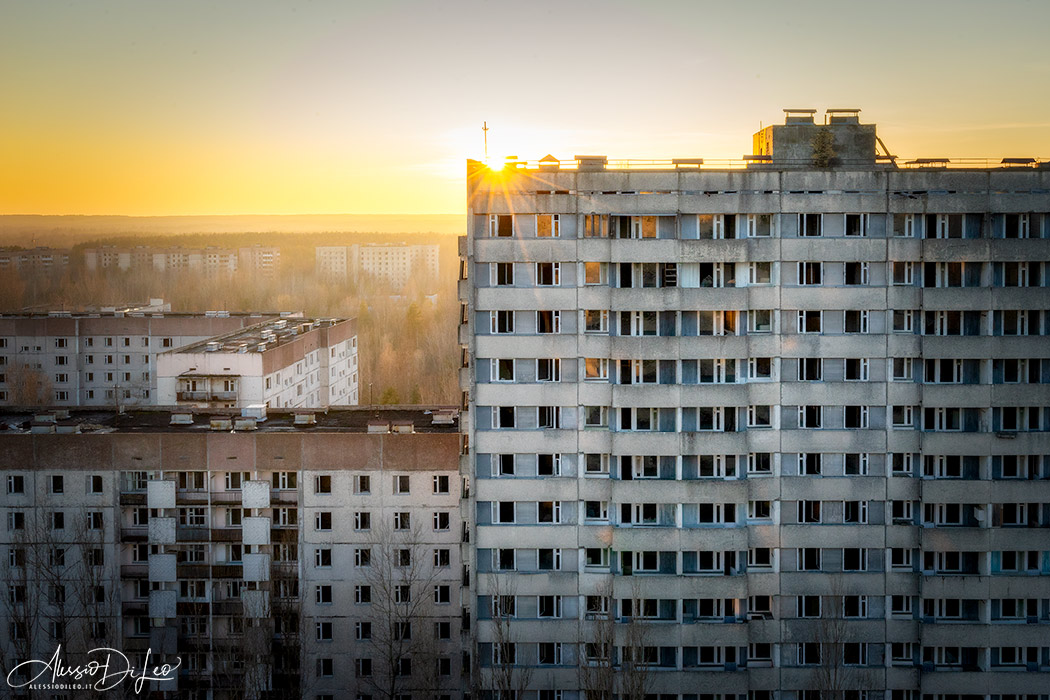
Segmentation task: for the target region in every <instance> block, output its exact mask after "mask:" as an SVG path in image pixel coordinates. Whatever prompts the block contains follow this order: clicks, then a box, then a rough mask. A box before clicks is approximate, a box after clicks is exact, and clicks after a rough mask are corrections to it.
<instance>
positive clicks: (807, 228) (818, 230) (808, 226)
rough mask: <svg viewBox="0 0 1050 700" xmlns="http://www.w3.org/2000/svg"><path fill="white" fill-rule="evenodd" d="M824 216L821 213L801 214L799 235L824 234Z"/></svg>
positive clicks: (813, 235) (812, 235)
mask: <svg viewBox="0 0 1050 700" xmlns="http://www.w3.org/2000/svg"><path fill="white" fill-rule="evenodd" d="M822 224H823V217H822V216H821V215H820V214H799V215H798V235H799V236H803V237H816V236H822V235H823V232H822Z"/></svg>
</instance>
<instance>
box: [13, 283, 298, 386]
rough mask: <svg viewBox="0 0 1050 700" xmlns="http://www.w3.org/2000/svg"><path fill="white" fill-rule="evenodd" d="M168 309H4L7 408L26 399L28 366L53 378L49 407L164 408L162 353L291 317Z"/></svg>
mask: <svg viewBox="0 0 1050 700" xmlns="http://www.w3.org/2000/svg"><path fill="white" fill-rule="evenodd" d="M155 301H160V300H155ZM164 306H166V305H159V306H157V305H153V306H151V307H145V308H138V307H129V308H127V309H116V308H113V309H109V310H99V311H83V312H81V311H74V312H70V311H50V312H46V313H44V312H41V313H9V314H0V406H11V405H16V404H18V403H19V401H18V389H17V387H18V384H19V381H20V380H19V374H20V373H22V372H24V371H30V372H34V373H39V374H40V375H42V376H43V377H44V378H46V380H47V382H48V383H49V384H50V386H51V397H50V398H49V399H47V400H46V401H44V402H43V403H45V404H47V405H56V406H149V405H156V404H157V403H158V401H157V373H156V367H157V357H158V355H160V354H161V353H164V352H166V351H168V350H171V349H173V348H179V347H183V346H186V345H191V344H193V343H197V342H199V341H202V340H205V339H207V338H211V337H213V336H217V335H224V334H226V333H230V332H232V331H234V330H236V329H240V328H243V327H245V326H249V325H253V324H257V323H259V322H260V321H262V320H264V319H267V318H275V317H279V316H284V315H285V314H282V313H279V312H273V313H237V312H233V313H231V312H226V311H209V312H205V313H171V312H170V310H160V311H158V310H156V308H161V309H163V308H164ZM154 307H156V308H154ZM287 316H288V317H289V318H291V317H293V316H294V314H288V315H287ZM33 403H37V402H36V401H34V402H33Z"/></svg>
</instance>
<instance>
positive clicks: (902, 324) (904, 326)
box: [893, 309, 915, 333]
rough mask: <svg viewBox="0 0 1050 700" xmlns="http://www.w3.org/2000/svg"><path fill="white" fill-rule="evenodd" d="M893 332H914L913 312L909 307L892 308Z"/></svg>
mask: <svg viewBox="0 0 1050 700" xmlns="http://www.w3.org/2000/svg"><path fill="white" fill-rule="evenodd" d="M893 332H894V333H914V332H915V312H914V311H913V310H911V309H894V310H893Z"/></svg>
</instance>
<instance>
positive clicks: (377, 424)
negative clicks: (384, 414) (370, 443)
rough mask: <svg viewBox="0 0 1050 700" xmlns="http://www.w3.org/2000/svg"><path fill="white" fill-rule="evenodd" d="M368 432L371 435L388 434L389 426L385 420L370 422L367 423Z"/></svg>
mask: <svg viewBox="0 0 1050 700" xmlns="http://www.w3.org/2000/svg"><path fill="white" fill-rule="evenodd" d="M368 432H369V434H372V435H376V434H380V433H389V432H390V424H389V423H387V422H386V421H385V420H370V421H368Z"/></svg>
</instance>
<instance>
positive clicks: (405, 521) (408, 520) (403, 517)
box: [394, 511, 412, 530]
mask: <svg viewBox="0 0 1050 700" xmlns="http://www.w3.org/2000/svg"><path fill="white" fill-rule="evenodd" d="M411 528H412V516H411V514H410V513H408V512H407V511H399V512H397V513H394V529H395V530H410V529H411Z"/></svg>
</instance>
